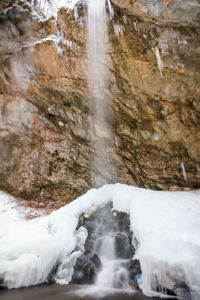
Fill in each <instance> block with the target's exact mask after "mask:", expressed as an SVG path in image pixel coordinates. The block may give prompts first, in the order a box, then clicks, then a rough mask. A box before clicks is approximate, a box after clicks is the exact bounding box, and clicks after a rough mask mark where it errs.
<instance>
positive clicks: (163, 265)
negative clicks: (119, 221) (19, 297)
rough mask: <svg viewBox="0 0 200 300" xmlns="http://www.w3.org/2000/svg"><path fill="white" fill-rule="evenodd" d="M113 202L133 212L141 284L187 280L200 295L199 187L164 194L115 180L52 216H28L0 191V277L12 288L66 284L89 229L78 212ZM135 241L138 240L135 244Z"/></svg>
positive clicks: (149, 286) (150, 289) (149, 291)
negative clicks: (81, 224)
mask: <svg viewBox="0 0 200 300" xmlns="http://www.w3.org/2000/svg"><path fill="white" fill-rule="evenodd" d="M109 201H112V202H113V207H114V209H116V210H118V211H123V212H127V213H129V214H130V223H131V224H130V225H131V229H132V230H133V233H134V234H133V243H135V245H137V251H136V257H137V258H138V259H139V260H140V263H141V268H142V273H143V276H142V282H141V288H142V290H143V292H144V294H146V295H148V296H152V295H155V292H154V291H153V288H154V287H155V286H157V284H158V283H159V284H160V285H163V286H167V287H169V288H170V287H172V286H173V285H174V284H177V285H178V284H180V283H182V282H185V283H186V284H187V286H188V287H189V289H190V290H191V291H192V297H193V298H194V299H199V296H200V293H199V291H200V268H199V266H200V239H199V237H200V191H186V192H160V191H151V190H146V189H140V188H136V187H133V186H127V185H121V184H115V185H105V186H103V187H101V188H99V189H92V190H90V191H88V192H87V193H86V194H85V195H83V196H81V197H79V198H78V199H76V200H75V201H73V202H71V203H70V204H68V205H66V206H64V207H62V208H60V209H59V210H57V211H55V212H53V213H51V215H49V216H44V217H40V218H36V219H33V220H26V219H25V218H24V216H25V214H24V213H23V210H22V212H20V210H19V209H17V208H16V206H15V205H14V204H13V202H12V201H11V200H10V198H9V197H8V196H7V195H6V194H4V193H3V192H2V193H0V245H1V246H0V278H1V279H2V285H3V286H7V287H9V288H17V287H21V286H30V285H36V284H39V283H43V282H48V279H49V278H50V275H51V273H52V271H53V270H55V268H57V272H56V276H55V281H56V282H58V283H68V282H69V281H70V279H71V276H72V274H73V266H74V264H75V263H76V259H77V257H78V256H79V255H81V253H82V252H83V251H84V243H85V240H86V238H87V231H86V229H85V228H83V227H81V228H79V230H78V231H76V227H77V224H78V218H79V216H80V215H81V214H82V213H84V214H86V215H90V214H91V213H92V212H93V211H95V210H96V209H97V208H98V207H103V206H104V205H106V204H107V203H108V202H109ZM136 240H137V242H136Z"/></svg>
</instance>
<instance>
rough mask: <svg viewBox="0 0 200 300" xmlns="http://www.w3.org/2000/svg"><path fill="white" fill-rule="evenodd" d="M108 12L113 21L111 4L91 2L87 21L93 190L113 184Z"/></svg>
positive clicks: (107, 2) (101, 1) (103, 1)
mask: <svg viewBox="0 0 200 300" xmlns="http://www.w3.org/2000/svg"><path fill="white" fill-rule="evenodd" d="M107 8H108V11H109V15H110V18H112V17H113V10H112V7H111V4H110V1H109V0H89V2H88V18H87V56H88V88H89V98H90V108H91V112H92V119H91V121H90V131H91V137H92V141H93V142H94V146H93V148H94V157H93V162H94V166H95V173H96V174H97V175H96V176H95V177H94V178H93V179H92V183H93V186H99V185H102V184H104V183H107V182H108V180H109V179H111V180H112V178H113V176H114V173H115V172H114V168H113V166H112V165H111V163H110V162H109V157H108V156H109V150H108V149H109V143H110V142H111V140H112V138H111V132H110V129H109V128H108V125H107V121H108V119H109V109H110V108H109V96H108V78H109V72H108V67H107V66H108V65H109V58H108V34H107Z"/></svg>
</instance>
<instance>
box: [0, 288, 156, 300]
mask: <svg viewBox="0 0 200 300" xmlns="http://www.w3.org/2000/svg"><path fill="white" fill-rule="evenodd" d="M86 291H88V287H87V286H82V287H80V286H77V285H71V286H70V285H59V284H43V285H40V286H36V287H30V288H25V289H15V290H0V299H1V300H79V299H90V300H93V299H94V300H95V299H104V300H124V299H126V300H148V299H153V298H149V297H146V296H144V295H143V294H142V293H140V292H136V293H134V294H133V293H132V294H128V293H123V292H120V293H113V292H108V291H103V290H99V291H96V292H95V293H90V294H89V293H88V292H87V293H86Z"/></svg>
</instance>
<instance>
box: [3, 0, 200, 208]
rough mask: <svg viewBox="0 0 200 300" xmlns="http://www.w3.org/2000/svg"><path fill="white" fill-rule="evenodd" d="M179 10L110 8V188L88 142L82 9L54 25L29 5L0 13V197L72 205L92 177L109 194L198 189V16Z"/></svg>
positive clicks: (142, 2)
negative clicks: (118, 188)
mask: <svg viewBox="0 0 200 300" xmlns="http://www.w3.org/2000/svg"><path fill="white" fill-rule="evenodd" d="M177 3H178V2H177ZM177 3H176V2H174V1H169V0H168V1H164V0H163V1H158V0H151V1H146V0H137V1H126V0H124V1H118V0H113V1H112V5H113V8H114V12H115V17H114V19H113V20H112V21H111V22H110V23H109V24H110V25H109V38H110V52H109V53H108V61H109V62H110V64H109V66H107V72H108V78H109V83H108V86H107V87H106V91H105V92H106V94H107V95H108V96H109V99H110V108H109V110H110V116H111V117H110V121H109V122H108V121H104V122H105V125H106V126H107V127H109V128H110V129H111V131H112V140H106V143H107V145H108V148H109V149H110V150H109V155H108V157H107V160H109V161H111V162H112V165H115V169H116V174H114V175H113V174H112V176H111V175H110V174H109V170H108V172H107V174H108V175H107V177H106V178H103V177H102V174H100V173H99V171H98V169H97V166H96V165H95V163H94V161H93V153H94V149H95V146H94V145H96V143H97V142H98V141H96V140H95V137H94V136H91V134H90V132H89V122H92V120H93V112H92V111H91V110H90V107H89V101H88V98H89V96H88V86H87V72H86V71H87V55H86V40H85V28H84V16H85V15H86V8H83V6H82V5H79V9H78V10H76V12H77V13H78V15H79V19H77V20H75V18H74V12H73V11H72V10H69V9H66V8H61V9H60V10H59V12H58V19H57V20H56V19H55V17H50V18H49V19H45V18H44V16H43V17H42V14H41V15H40V17H39V16H38V15H37V14H36V13H34V10H33V6H32V4H31V1H30V2H29V1H11V0H10V1H8V0H7V1H4V2H3V3H0V54H1V57H0V159H1V163H0V188H1V189H3V190H6V191H8V192H10V193H11V194H13V195H17V196H20V197H21V198H24V199H29V200H34V201H36V202H37V203H42V202H43V203H44V205H46V203H49V202H60V204H64V203H67V202H69V201H71V200H73V199H74V198H76V197H77V196H79V195H80V194H82V193H84V192H85V191H86V190H88V189H89V188H91V185H92V184H91V182H92V180H91V178H92V177H94V176H99V178H100V182H101V183H102V184H103V183H106V182H107V183H112V182H121V183H127V184H133V185H138V186H140V187H146V188H152V189H161V190H178V189H184V188H198V187H199V179H200V157H199V145H200V133H199V132H200V131H199V127H200V122H199V117H200V106H199V96H200V85H199V82H200V81H199V79H200V74H199V70H200V65H199V64H200V63H199V62H200V59H199V58H200V57H199V56H200V50H199V49H200V35H199V5H198V3H197V1H195V0H192V1H190V2H188V1H182V2H181V4H180V5H179V4H177ZM189 4H190V5H189ZM75 15H76V14H75ZM122 33H123V35H122ZM159 56H160V60H161V63H160V65H159V66H160V70H159V68H158V58H159Z"/></svg>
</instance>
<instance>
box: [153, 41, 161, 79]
mask: <svg viewBox="0 0 200 300" xmlns="http://www.w3.org/2000/svg"><path fill="white" fill-rule="evenodd" d="M155 54H156V58H157V65H158V69H159V71H160V76H161V78H163V64H162V60H161V57H160V52H159V49H158V46H156V47H155Z"/></svg>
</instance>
